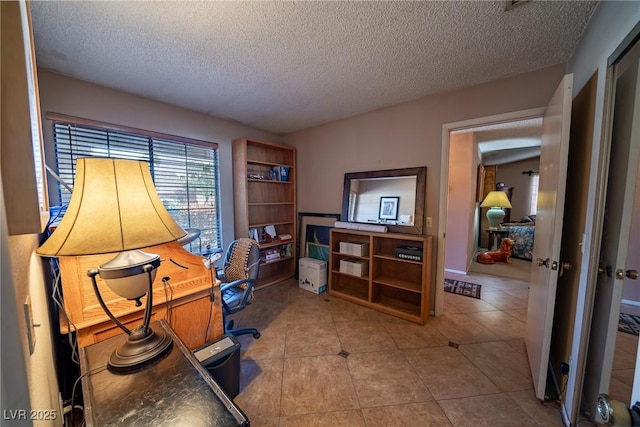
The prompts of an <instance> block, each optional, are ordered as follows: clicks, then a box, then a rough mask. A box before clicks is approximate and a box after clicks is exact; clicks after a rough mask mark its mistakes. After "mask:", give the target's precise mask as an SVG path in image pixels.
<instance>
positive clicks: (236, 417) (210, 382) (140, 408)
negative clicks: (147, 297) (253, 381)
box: [80, 320, 249, 427]
mask: <svg viewBox="0 0 640 427" xmlns="http://www.w3.org/2000/svg"><path fill="white" fill-rule="evenodd" d="M151 326H152V327H153V328H154V329H164V330H165V331H166V332H167V334H168V335H169V336H170V337H171V338H172V339H173V348H172V349H171V351H170V353H169V354H168V355H167V356H166V357H164V358H163V359H161V360H160V361H158V362H156V363H155V364H153V365H151V366H149V367H147V368H145V369H143V370H141V371H137V372H134V373H131V374H128V375H117V374H113V373H111V372H110V371H109V370H107V369H106V368H105V365H106V363H107V360H108V358H109V355H110V354H111V352H112V351H113V350H114V348H116V347H117V346H118V345H119V344H120V343H122V342H123V341H124V340H125V339H126V335H124V334H121V335H118V336H115V337H112V338H109V339H107V340H104V341H101V342H99V343H97V344H93V345H90V346H87V347H85V348H81V349H80V371H81V374H82V375H83V376H82V396H83V398H84V408H85V410H84V411H85V421H86V425H87V426H90V427H91V426H107V425H112V426H115V425H126V426H158V425H186V426H248V425H249V420H248V419H247V417H246V415H245V414H244V413H243V412H242V410H241V409H240V408H239V407H238V406H237V405H236V404H235V403H233V401H232V400H231V399H230V398H229V397H228V396H227V395H226V394H225V393H224V391H223V390H222V389H221V388H220V386H219V385H218V384H217V383H216V382H215V380H214V379H213V378H212V377H211V376H210V375H209V373H208V372H207V370H206V369H205V368H203V367H202V366H201V365H200V364H199V363H198V361H197V360H196V358H195V356H194V355H193V354H192V353H191V352H190V351H189V350H188V349H187V348H186V347H185V345H184V344H183V343H182V342H181V341H180V339H179V338H178V336H177V335H176V334H175V333H174V332H173V331H172V330H171V328H170V327H169V326H168V325H167V323H166V322H165V321H164V320H160V321H159V322H153V323H152V324H151Z"/></svg>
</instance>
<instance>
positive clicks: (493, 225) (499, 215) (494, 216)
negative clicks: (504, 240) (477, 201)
mask: <svg viewBox="0 0 640 427" xmlns="http://www.w3.org/2000/svg"><path fill="white" fill-rule="evenodd" d="M487 219H488V220H489V228H490V229H492V230H499V229H500V228H501V227H500V223H501V222H502V220H503V219H504V211H503V210H502V208H497V207H492V208H491V209H489V210H488V211H487Z"/></svg>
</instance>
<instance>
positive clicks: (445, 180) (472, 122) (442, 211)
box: [434, 107, 545, 316]
mask: <svg viewBox="0 0 640 427" xmlns="http://www.w3.org/2000/svg"><path fill="white" fill-rule="evenodd" d="M544 110H545V107H538V108H530V109H528V110H520V111H512V112H509V113H502V114H496V115H492V116H485V117H478V118H475V119H469V120H463V121H459V122H451V123H445V124H443V125H442V151H441V154H440V207H439V212H438V218H439V220H438V236H437V238H438V239H437V242H438V243H437V244H438V246H437V247H438V250H437V257H436V287H435V304H434V314H435V316H441V315H442V313H443V307H444V259H445V247H446V246H445V245H446V231H447V221H446V218H447V210H448V207H447V203H448V200H449V153H450V151H451V150H450V148H451V137H450V134H451V132H453V131H456V130H461V129H466V128H471V127H478V126H485V125H492V124H496V123H504V122H512V121H517V120H526V119H531V118H537V117H542V115H543V114H544Z"/></svg>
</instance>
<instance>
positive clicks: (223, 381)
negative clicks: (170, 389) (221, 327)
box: [193, 334, 240, 399]
mask: <svg viewBox="0 0 640 427" xmlns="http://www.w3.org/2000/svg"><path fill="white" fill-rule="evenodd" d="M193 355H194V356H195V357H196V359H197V360H198V362H200V364H201V365H202V366H204V367H205V368H206V369H207V370H208V371H209V373H210V374H211V376H212V377H213V378H214V380H215V381H216V382H217V383H218V385H220V387H221V388H222V389H223V390H224V391H225V393H227V394H228V395H229V397H231V398H232V399H233V398H234V397H236V396H237V395H238V393H240V342H239V341H238V340H237V338H236V337H235V336H233V335H231V334H225V335H223V336H222V337H220V338H218V339H217V340H215V341H212V342H209V343H206V344H204V345H202V346H200V347H198V348H197V349H195V350H193Z"/></svg>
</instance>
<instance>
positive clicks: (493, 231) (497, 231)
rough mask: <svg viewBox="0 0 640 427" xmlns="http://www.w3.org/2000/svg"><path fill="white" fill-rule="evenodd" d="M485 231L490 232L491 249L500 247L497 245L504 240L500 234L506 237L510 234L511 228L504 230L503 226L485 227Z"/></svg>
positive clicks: (489, 248)
mask: <svg viewBox="0 0 640 427" xmlns="http://www.w3.org/2000/svg"><path fill="white" fill-rule="evenodd" d="M484 231H486V232H487V233H488V234H489V247H488V248H487V249H488V250H490V251H491V250H494V249H498V248H497V246H499V245H500V242H501V241H502V239H501V238H500V236H502V235H504V236H505V237H506V236H508V235H509V230H503V229H501V228H485V229H484ZM494 236H495V237H496V243H495V246H496V247H494V244H493V239H494Z"/></svg>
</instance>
